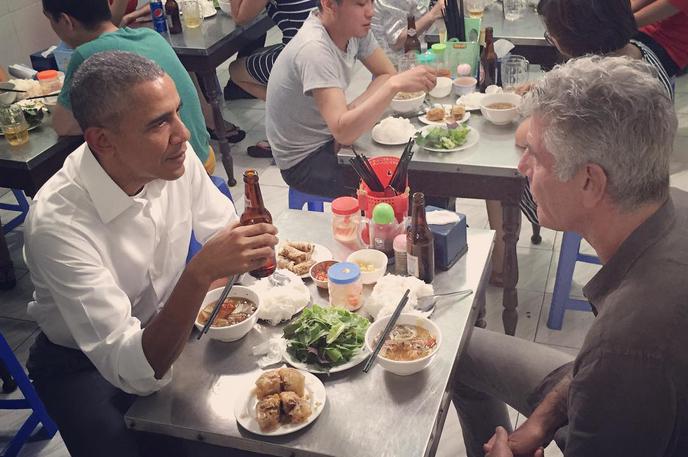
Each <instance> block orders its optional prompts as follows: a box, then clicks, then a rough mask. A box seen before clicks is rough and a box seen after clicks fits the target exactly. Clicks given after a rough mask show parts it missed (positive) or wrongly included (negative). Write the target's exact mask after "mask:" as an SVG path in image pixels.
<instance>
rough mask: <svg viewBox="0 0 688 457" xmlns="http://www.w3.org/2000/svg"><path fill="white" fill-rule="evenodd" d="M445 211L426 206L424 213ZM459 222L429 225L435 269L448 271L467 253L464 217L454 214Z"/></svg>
mask: <svg viewBox="0 0 688 457" xmlns="http://www.w3.org/2000/svg"><path fill="white" fill-rule="evenodd" d="M432 211H446V210H444V209H442V208H437V207H435V206H426V207H425V212H426V213H430V212H432ZM456 214H457V216H459V220H458V221H456V222H452V223H449V224H442V225H438V224H430V223H428V227H430V231H431V232H432V235H433V236H434V237H435V267H436V268H439V269H440V270H448V269H450V268H451V267H452V266H453V265H454V264H455V263H456V261H457V260H459V259H460V258H461V256H462V255H464V254H465V253H466V251H468V244H467V242H466V216H465V215H464V214H461V213H456Z"/></svg>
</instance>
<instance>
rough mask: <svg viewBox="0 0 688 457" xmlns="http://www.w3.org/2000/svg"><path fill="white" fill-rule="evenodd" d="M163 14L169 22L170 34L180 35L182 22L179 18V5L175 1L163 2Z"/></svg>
mask: <svg viewBox="0 0 688 457" xmlns="http://www.w3.org/2000/svg"><path fill="white" fill-rule="evenodd" d="M165 14H166V15H167V18H168V19H169V21H170V24H169V30H170V33H182V21H181V19H180V18H179V4H178V3H177V1H176V0H167V2H165Z"/></svg>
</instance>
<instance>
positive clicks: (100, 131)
mask: <svg viewBox="0 0 688 457" xmlns="http://www.w3.org/2000/svg"><path fill="white" fill-rule="evenodd" d="M113 135H114V134H113V132H112V131H111V130H109V129H106V128H103V127H88V128H87V129H86V130H85V131H84V139H85V140H86V142H87V143H88V147H89V148H91V151H93V153H94V154H97V155H98V156H99V157H102V158H106V157H112V156H113V155H114V154H115V152H116V146H115V144H114V143H113V141H112V140H113V138H114V136H113Z"/></svg>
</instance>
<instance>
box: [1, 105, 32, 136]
mask: <svg viewBox="0 0 688 457" xmlns="http://www.w3.org/2000/svg"><path fill="white" fill-rule="evenodd" d="M0 126H1V127H2V133H3V134H4V135H5V138H7V142H8V143H9V144H10V145H11V146H21V145H22V144H26V143H28V142H29V124H28V123H27V122H26V118H24V112H23V111H22V109H21V107H20V106H19V105H9V106H0Z"/></svg>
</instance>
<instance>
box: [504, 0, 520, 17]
mask: <svg viewBox="0 0 688 457" xmlns="http://www.w3.org/2000/svg"><path fill="white" fill-rule="evenodd" d="M502 3H503V5H504V19H506V20H507V21H515V20H516V19H518V18H519V17H521V11H522V9H523V0H503V2H502Z"/></svg>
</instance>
